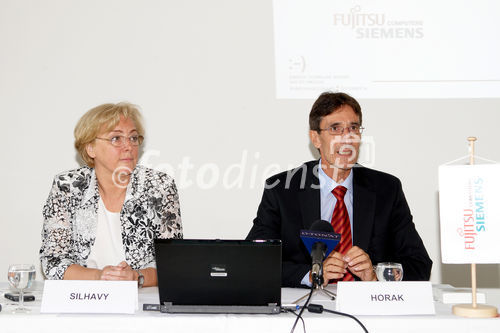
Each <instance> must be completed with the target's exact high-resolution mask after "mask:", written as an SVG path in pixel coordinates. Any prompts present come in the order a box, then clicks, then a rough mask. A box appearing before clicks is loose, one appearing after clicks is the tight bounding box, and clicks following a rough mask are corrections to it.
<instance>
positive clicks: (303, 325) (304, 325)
mask: <svg viewBox="0 0 500 333" xmlns="http://www.w3.org/2000/svg"><path fill="white" fill-rule="evenodd" d="M284 312H287V313H288V312H290V313H293V314H294V315H296V316H297V318H300V320H301V321H302V328H303V329H304V333H306V323H305V321H304V318H302V317H299V315H298V314H297V313H295V311H293V310H286V311H284Z"/></svg>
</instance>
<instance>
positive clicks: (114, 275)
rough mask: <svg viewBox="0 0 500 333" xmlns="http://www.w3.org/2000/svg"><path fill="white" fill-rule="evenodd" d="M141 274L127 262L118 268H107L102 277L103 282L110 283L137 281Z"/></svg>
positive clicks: (103, 270) (117, 266) (104, 269)
mask: <svg viewBox="0 0 500 333" xmlns="http://www.w3.org/2000/svg"><path fill="white" fill-rule="evenodd" d="M138 277H139V274H138V273H137V271H135V270H133V269H132V267H130V266H129V264H127V263H126V262H125V261H122V262H120V263H119V264H118V265H116V266H105V267H104V268H103V269H102V273H101V276H100V279H101V280H108V281H137V278H138Z"/></svg>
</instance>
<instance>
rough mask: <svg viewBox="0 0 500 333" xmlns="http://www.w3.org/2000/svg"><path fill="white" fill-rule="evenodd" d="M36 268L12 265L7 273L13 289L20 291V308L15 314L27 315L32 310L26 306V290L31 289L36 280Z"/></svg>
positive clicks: (14, 311)
mask: <svg viewBox="0 0 500 333" xmlns="http://www.w3.org/2000/svg"><path fill="white" fill-rule="evenodd" d="M35 274H36V273H35V266H34V265H27V264H20V265H10V266H9V271H8V272H7V278H8V280H9V284H10V285H11V286H12V288H14V289H16V290H19V306H18V307H17V308H16V309H14V310H13V311H12V312H13V313H27V312H30V309H29V308H27V307H25V306H24V289H26V288H29V287H31V284H32V283H33V281H34V280H35Z"/></svg>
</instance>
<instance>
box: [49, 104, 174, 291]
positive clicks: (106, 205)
mask: <svg viewBox="0 0 500 333" xmlns="http://www.w3.org/2000/svg"><path fill="white" fill-rule="evenodd" d="M74 135H75V148H76V150H77V151H78V153H79V155H80V157H81V158H82V160H83V161H84V162H85V163H86V164H87V165H86V166H84V167H81V168H78V169H75V170H71V171H67V172H63V173H61V174H59V175H57V176H56V177H55V178H54V182H53V184H52V189H51V191H50V194H49V197H48V199H47V202H46V203H45V206H44V208H43V217H44V223H43V230H42V247H41V249H40V260H41V263H42V269H43V272H44V274H45V276H46V277H47V278H49V279H68V280H71V279H76V280H136V281H138V285H139V287H142V286H154V285H157V279H156V261H155V256H154V242H153V241H154V239H155V238H182V224H181V215H180V206H179V197H178V194H177V188H176V186H175V183H174V180H173V179H172V178H171V177H169V176H168V175H167V174H165V173H162V172H159V171H155V170H153V169H149V168H146V167H143V166H140V165H137V160H138V155H139V146H140V145H141V144H142V142H143V140H144V127H143V125H142V117H141V114H140V112H139V111H138V109H137V107H136V106H135V105H132V104H129V103H118V104H103V105H99V106H97V107H95V108H93V109H91V110H89V111H88V112H87V113H85V114H84V115H83V116H82V118H81V119H80V120H79V121H78V123H77V125H76V127H75V131H74Z"/></svg>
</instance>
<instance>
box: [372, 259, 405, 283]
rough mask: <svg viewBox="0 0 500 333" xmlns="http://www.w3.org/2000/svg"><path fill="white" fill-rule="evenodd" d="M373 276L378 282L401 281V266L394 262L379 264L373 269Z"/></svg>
mask: <svg viewBox="0 0 500 333" xmlns="http://www.w3.org/2000/svg"><path fill="white" fill-rule="evenodd" d="M375 274H376V275H377V279H378V280H379V281H401V280H403V266H402V265H401V264H398V263H395V262H380V263H378V264H377V266H376V267H375Z"/></svg>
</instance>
